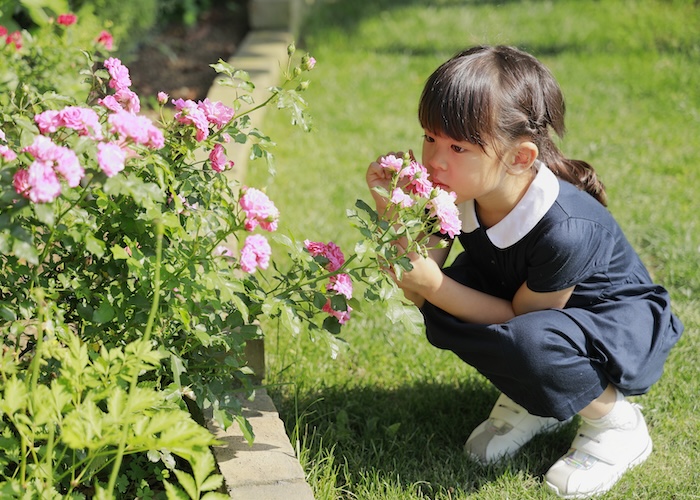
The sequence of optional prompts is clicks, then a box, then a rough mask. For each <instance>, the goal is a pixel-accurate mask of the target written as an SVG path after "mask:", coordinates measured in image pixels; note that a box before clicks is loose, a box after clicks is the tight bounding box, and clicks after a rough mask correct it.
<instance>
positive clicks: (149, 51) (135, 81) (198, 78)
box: [125, 0, 248, 101]
mask: <svg viewBox="0 0 700 500" xmlns="http://www.w3.org/2000/svg"><path fill="white" fill-rule="evenodd" d="M219 3H222V4H224V5H219V6H216V5H215V6H212V7H211V9H209V10H208V11H206V12H203V13H202V14H201V15H200V16H199V19H198V21H197V23H196V24H195V25H194V26H191V27H187V26H185V25H183V24H182V23H172V24H170V25H168V26H165V27H163V28H162V29H160V30H159V31H158V32H156V33H154V34H153V35H152V36H151V37H150V39H148V40H146V41H145V42H144V43H143V44H141V46H140V47H139V48H138V49H137V51H136V54H134V56H133V57H132V58H131V60H130V62H128V63H125V64H127V67H128V68H129V73H130V76H131V81H132V86H131V90H133V91H134V92H136V94H138V95H139V96H140V97H141V99H142V101H143V100H144V99H149V98H151V97H152V98H155V96H156V94H157V93H158V92H161V91H162V92H165V93H167V94H168V95H169V96H170V97H171V98H172V99H178V98H182V99H192V100H195V101H197V100H202V99H204V98H205V97H206V96H207V92H208V90H209V88H210V87H211V85H212V83H213V81H214V79H215V78H216V76H217V73H216V72H215V71H214V70H213V69H212V68H211V67H210V66H209V65H210V64H214V63H216V62H217V61H218V60H219V59H223V60H224V61H226V60H228V59H229V58H230V57H231V56H232V55H233V54H234V52H235V51H236V49H237V48H238V45H239V44H240V42H241V40H242V39H243V37H244V36H245V35H246V33H247V32H248V13H247V11H246V7H245V4H246V2H245V1H244V0H236V1H234V2H219ZM226 4H228V5H232V6H233V8H231V7H229V6H227V5H226Z"/></svg>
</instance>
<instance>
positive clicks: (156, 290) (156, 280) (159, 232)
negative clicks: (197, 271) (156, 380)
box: [107, 221, 164, 498]
mask: <svg viewBox="0 0 700 500" xmlns="http://www.w3.org/2000/svg"><path fill="white" fill-rule="evenodd" d="M163 232H164V225H163V222H162V221H156V263H155V268H154V271H153V301H152V302H151V311H150V312H149V314H148V321H147V323H146V331H145V332H144V334H143V341H144V342H148V341H149V340H150V338H151V333H152V331H153V323H154V322H155V317H156V315H157V313H158V306H159V302H160V266H161V258H162V255H163ZM138 380H139V373H138V371H137V372H136V373H134V376H133V377H132V378H131V385H130V390H129V398H130V399H131V398H132V397H134V396H133V395H134V392H135V389H136V385H137V384H138ZM129 406H130V405H129V404H128V403H127V405H126V407H127V408H128V407H129ZM129 430H130V428H129V426H128V425H124V429H123V431H122V437H121V440H120V442H119V448H118V449H117V454H116V456H115V457H114V464H113V466H112V473H111V474H110V476H109V484H108V485H107V493H108V497H109V498H112V497H113V492H114V486H115V485H116V483H117V478H118V477H119V469H120V468H121V464H122V459H123V457H124V450H125V449H126V441H127V438H128V435H129Z"/></svg>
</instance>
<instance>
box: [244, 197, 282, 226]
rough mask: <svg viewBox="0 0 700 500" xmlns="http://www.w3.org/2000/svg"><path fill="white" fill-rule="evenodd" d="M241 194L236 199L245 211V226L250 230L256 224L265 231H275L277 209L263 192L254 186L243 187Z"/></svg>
mask: <svg viewBox="0 0 700 500" xmlns="http://www.w3.org/2000/svg"><path fill="white" fill-rule="evenodd" d="M241 192H242V193H243V195H242V196H241V198H240V199H239V200H238V203H239V205H240V206H241V208H242V209H243V212H244V213H245V217H246V219H245V222H244V224H245V228H246V230H247V231H252V230H253V229H255V228H256V227H257V226H258V225H260V227H262V228H263V229H264V230H266V231H276V230H277V221H278V219H279V216H280V214H279V210H277V207H275V205H274V203H272V201H271V200H270V198H268V197H267V195H266V194H265V193H263V192H262V191H260V190H259V189H255V188H243V189H242V190H241Z"/></svg>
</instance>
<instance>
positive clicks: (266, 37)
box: [207, 0, 314, 500]
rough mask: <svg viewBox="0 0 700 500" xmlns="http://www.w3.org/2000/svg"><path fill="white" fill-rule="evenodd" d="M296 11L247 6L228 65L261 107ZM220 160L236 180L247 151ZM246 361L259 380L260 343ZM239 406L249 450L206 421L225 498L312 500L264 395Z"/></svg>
mask: <svg viewBox="0 0 700 500" xmlns="http://www.w3.org/2000/svg"><path fill="white" fill-rule="evenodd" d="M302 6H303V5H302V0H250V1H249V2H248V12H249V21H250V27H251V30H250V31H249V32H248V34H247V35H246V37H245V38H244V39H243V41H242V43H241V44H240V46H239V48H238V50H237V51H236V53H235V54H234V55H233V57H232V58H231V59H229V61H228V62H229V64H231V65H232V66H233V67H234V68H236V69H242V70H245V71H247V72H248V73H249V74H250V76H251V79H252V81H253V82H254V83H255V91H254V92H253V99H254V100H255V102H262V101H263V100H264V99H265V98H266V97H267V95H268V94H267V91H266V89H267V88H269V87H272V86H275V85H278V84H279V83H280V79H281V64H283V63H284V62H285V61H286V59H287V47H288V46H289V44H290V43H291V42H292V41H294V36H295V35H296V34H297V33H298V30H299V25H300V23H301V17H302ZM232 93H233V94H234V95H232ZM207 97H208V98H209V99H210V100H212V101H221V102H224V103H226V102H231V101H232V100H233V98H234V97H235V89H232V88H231V87H226V86H223V85H218V84H216V83H215V84H214V85H213V86H212V88H211V89H210V90H209V92H208V94H207ZM261 111H264V110H261ZM251 119H252V120H253V126H257V124H258V123H259V121H260V120H261V119H262V113H261V112H260V111H258V112H256V113H255V116H251ZM226 154H227V156H228V158H229V159H231V160H233V161H234V169H233V170H232V171H231V175H232V176H233V178H235V179H238V180H242V179H243V178H244V177H245V171H246V167H247V163H248V157H249V155H250V147H249V146H248V147H242V146H241V145H240V144H229V145H228V147H227V151H226ZM246 356H247V359H248V362H249V365H250V366H251V368H252V369H253V371H254V372H255V373H256V374H257V375H258V376H259V378H261V379H262V378H263V377H264V369H265V357H264V349H263V342H262V340H260V341H258V342H253V343H250V344H249V345H248V346H247V348H246ZM241 403H242V406H243V416H245V417H246V418H247V419H248V422H250V424H251V426H252V427H253V432H254V433H255V441H254V443H253V445H252V446H248V443H247V442H246V440H245V438H244V437H243V434H242V432H241V431H240V429H239V428H238V425H237V424H234V425H232V426H231V427H230V428H229V429H228V430H226V431H224V430H223V429H221V427H219V426H218V425H217V424H216V422H214V421H213V420H212V419H211V418H207V427H208V428H209V430H210V431H211V432H212V433H213V434H214V435H215V436H216V438H217V439H218V440H219V441H221V442H222V443H223V444H222V445H221V446H216V447H214V448H213V451H214V456H215V458H216V461H217V463H218V466H219V470H220V471H221V474H222V475H223V476H224V485H225V487H226V490H227V492H228V493H229V495H230V497H231V498H232V499H235V500H314V495H313V490H312V489H311V487H310V486H309V485H308V483H307V482H306V478H305V475H304V470H303V469H302V467H301V465H300V464H299V460H298V459H297V456H296V454H295V451H294V448H293V447H292V445H291V443H290V441H289V437H288V436H287V433H286V430H285V427H284V423H283V422H282V420H280V418H279V413H278V412H277V409H276V408H275V405H274V403H273V402H272V399H270V397H269V396H268V394H267V391H266V390H265V389H264V388H262V389H258V390H256V391H255V399H254V400H253V401H249V400H242V401H241Z"/></svg>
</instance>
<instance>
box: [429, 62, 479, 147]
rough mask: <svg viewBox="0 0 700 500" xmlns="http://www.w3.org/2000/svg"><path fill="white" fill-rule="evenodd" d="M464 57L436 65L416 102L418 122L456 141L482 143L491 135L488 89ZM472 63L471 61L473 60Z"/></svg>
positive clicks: (431, 130)
mask: <svg viewBox="0 0 700 500" xmlns="http://www.w3.org/2000/svg"><path fill="white" fill-rule="evenodd" d="M467 62H468V61H465V58H462V59H459V58H457V59H451V60H449V61H447V62H446V63H445V64H443V65H442V66H441V67H439V68H438V69H437V70H436V71H435V72H434V73H433V74H432V75H431V76H430V78H428V81H427V82H426V84H425V87H424V88H423V93H422V94H421V98H420V102H419V105H418V120H419V122H420V124H421V126H422V127H423V128H424V129H425V130H427V131H429V132H431V133H433V134H438V135H444V136H446V137H450V138H452V139H454V140H456V141H467V142H470V143H472V144H478V145H479V146H481V147H482V149H483V147H484V146H485V145H486V138H487V137H492V136H493V134H492V129H493V123H492V116H491V115H492V113H491V111H490V109H491V92H490V89H489V88H488V84H487V83H486V79H485V78H484V77H483V73H482V74H481V76H479V71H474V69H475V68H474V65H473V64H467ZM472 63H473V61H472Z"/></svg>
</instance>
